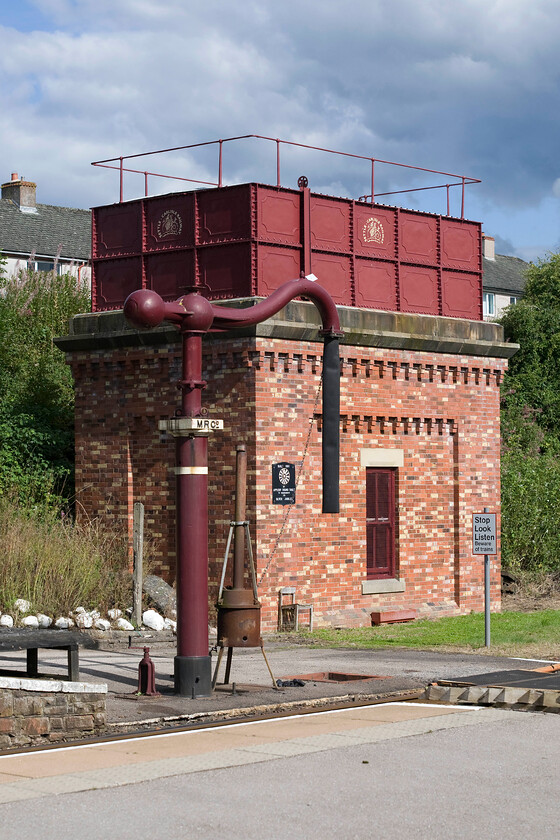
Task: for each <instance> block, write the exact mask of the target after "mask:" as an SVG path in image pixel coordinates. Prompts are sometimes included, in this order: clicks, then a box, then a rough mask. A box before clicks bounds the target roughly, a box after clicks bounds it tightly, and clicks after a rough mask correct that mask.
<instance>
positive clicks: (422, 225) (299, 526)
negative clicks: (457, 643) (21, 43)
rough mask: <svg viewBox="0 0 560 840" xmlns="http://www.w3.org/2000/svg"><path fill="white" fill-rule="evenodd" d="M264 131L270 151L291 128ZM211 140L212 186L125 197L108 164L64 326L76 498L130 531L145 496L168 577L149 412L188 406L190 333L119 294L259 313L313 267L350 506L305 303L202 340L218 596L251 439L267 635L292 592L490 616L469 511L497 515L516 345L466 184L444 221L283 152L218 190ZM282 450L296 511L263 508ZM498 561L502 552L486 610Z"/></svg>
mask: <svg viewBox="0 0 560 840" xmlns="http://www.w3.org/2000/svg"><path fill="white" fill-rule="evenodd" d="M232 139H244V138H232ZM260 139H261V140H269V139H270V138H260ZM273 142H274V143H275V145H276V147H277V153H278V155H279V151H280V145H281V144H282V143H283V142H284V141H273ZM217 143H218V146H219V162H220V163H219V178H218V182H217V184H216V187H217V188H216V189H202V190H193V191H190V192H180V193H172V194H169V195H164V196H156V197H152V198H144V199H138V200H135V201H128V202H126V201H123V200H122V198H123V177H124V172H125V171H127V170H126V168H123V160H124V161H125V163H127V161H126V159H124V158H119V159H117V160H116V161H113V162H110V161H109V162H108V161H104V162H100V163H101V165H109V167H110V168H111V167H112V168H116V169H119V170H120V185H121V187H120V189H121V201H120V202H119V203H118V204H114V205H108V206H104V207H100V208H96V209H95V210H94V212H93V284H92V293H93V309H94V312H93V313H92V314H88V315H83V316H78V317H76V318H75V319H74V320H73V322H72V324H71V329H70V335H69V336H67V337H65V338H64V339H61V340H60V341H59V346H61V347H62V348H63V349H64V350H65V351H66V353H67V358H68V362H69V364H70V365H71V366H72V370H73V375H74V379H75V383H76V490H77V499H78V503H79V507H80V508H81V509H83V510H85V511H86V513H87V514H88V515H89V516H101V517H111V518H113V519H116V520H117V521H119V520H121V521H123V522H128V527H129V533H130V531H131V525H132V510H133V504H134V502H136V501H142V502H144V505H145V508H146V518H145V529H146V535H147V537H148V538H149V539H150V541H151V543H152V544H153V545H154V547H155V553H156V560H157V568H156V569H155V570H154V571H156V572H159V573H160V574H162V575H164V576H165V577H166V578H167V579H168V580H169V581H173V579H174V575H175V546H174V541H175V537H174V530H175V528H174V525H175V487H174V484H175V479H174V474H173V467H174V463H175V460H174V444H173V441H172V439H171V438H169V437H167V436H166V434H165V433H162V432H160V431H159V428H160V425H159V424H160V421H162V420H166V419H168V418H170V417H172V416H173V415H174V414H175V413H176V411H177V408H178V406H179V391H178V389H177V384H178V382H179V380H180V379H181V371H180V357H181V346H180V335H179V333H178V331H177V330H176V329H175V328H174V327H171V326H169V327H158V328H156V329H153V330H150V331H147V332H141V331H140V332H139V331H137V330H134V329H132V328H131V327H130V326H128V325H127V324H126V322H125V320H124V317H123V314H122V306H123V302H124V300H125V298H126V297H127V296H128V295H129V294H130V293H131V292H132V291H134V290H135V289H138V288H147V289H152V290H154V291H157V292H158V293H159V294H160V295H161V296H162V297H163V298H164V300H174V299H176V298H178V297H180V296H181V295H182V294H184V293H185V292H188V291H189V290H191V291H192V290H194V291H197V292H199V293H201V294H203V295H205V296H206V297H208V298H209V299H210V300H213V301H216V300H219V299H222V300H226V301H227V300H230V301H231V300H232V299H235V302H232V303H230V304H229V305H233V306H250V305H252V304H253V303H254V302H255V300H256V299H259V298H262V297H267V296H268V295H269V294H270V293H271V292H272V291H274V290H275V289H276V288H278V286H280V285H281V284H282V283H284V282H285V281H287V280H292V279H293V278H297V277H298V276H300V275H301V274H303V275H305V276H307V275H309V274H310V273H311V272H313V273H314V274H315V275H317V278H318V281H319V283H320V284H321V285H322V286H323V287H324V288H325V289H326V290H327V291H328V292H329V293H330V295H331V297H332V298H333V300H334V302H335V303H336V304H337V306H338V308H339V315H340V321H341V327H342V329H343V331H344V336H343V338H342V342H341V380H340V382H341V407H340V433H341V445H340V451H341V458H340V513H338V514H332V513H331V514H322V513H321V450H320V434H321V400H320V398H319V388H320V371H321V355H322V339H321V336H320V326H321V322H320V318H319V314H318V312H317V310H316V309H315V307H314V306H313V305H312V304H311V303H309V302H303V301H293V302H292V303H290V304H288V305H287V306H286V307H285V308H284V309H283V310H282V311H281V312H279V313H278V314H277V315H276V316H274V317H273V318H271V319H269V320H268V321H266V322H264V323H261V324H259V325H257V326H255V327H246V328H244V329H242V330H236V331H234V330H232V331H231V332H226V333H208V334H207V335H206V336H205V338H204V342H203V377H204V379H205V380H206V381H207V383H208V385H207V387H206V389H205V390H204V391H203V397H202V398H203V405H204V406H205V408H206V409H207V411H208V414H209V416H214V417H217V418H220V419H223V420H224V426H225V428H224V430H223V431H217V432H215V433H212V434H211V436H210V438H209V488H210V492H209V522H210V535H209V536H210V592H211V594H210V599H211V601H212V600H215V594H216V591H217V587H218V578H219V572H220V570H221V566H222V563H223V558H224V551H225V546H226V539H227V535H228V530H229V525H230V522H231V520H232V518H233V517H234V499H233V496H234V487H235V476H234V468H235V450H236V446H237V445H238V444H240V443H243V444H245V445H246V448H247V454H248V488H247V490H248V492H247V499H248V510H247V517H248V519H249V522H250V527H251V533H252V539H253V548H254V555H255V558H256V565H257V579H258V581H259V593H260V598H261V602H262V606H263V610H262V619H263V628H264V629H271V628H274V627H275V626H276V622H277V605H278V591H279V589H280V588H281V587H285V586H294V587H295V589H296V596H297V599H298V600H299V601H303V602H306V603H312V604H313V608H314V618H315V621H316V623H318V624H334V625H345V626H360V625H367V624H369V623H370V613H371V612H372V611H374V610H390V609H413V610H416V611H417V613H418V614H419V615H426V616H435V615H440V614H455V613H465V612H469V611H471V610H482V609H483V607H484V574H483V562H482V558H481V557H480V556H474V555H473V554H472V524H471V523H472V514H473V513H476V512H481V511H482V510H483V509H484V508H485V507H487V508H489V510H490V511H495V512H496V513H497V514H498V525H499V510H500V474H499V451H500V428H499V386H500V381H501V377H502V375H503V372H504V370H505V368H506V365H507V358H508V357H509V356H510V355H511V354H512V353H513V352H514V351H515V347H513V346H512V345H507V344H505V343H504V341H503V333H502V330H501V328H500V327H499V326H497V325H495V324H491V323H486V322H484V321H483V320H482V314H483V313H482V236H481V228H480V225H479V224H478V223H476V222H471V221H468V220H466V219H465V218H464V215H463V205H464V190H465V185H466V184H468V183H474V181H475V179H470V178H466V177H464V176H457V180H456V181H452V182H451V184H450V183H449V178H450V177H451V178H452V179H454V178H455V176H449V174H448V173H438V177H439V176H440V175H442V174H445V176H446V183H447V187H446V191H447V213H446V215H435V214H430V213H421V212H417V211H412V210H404V209H401V208H398V207H390V206H388V205H383V204H377V203H375V198H374V196H373V194H372V195H370V196H366V197H363V200H359V201H352V200H350V199H342V198H332V197H330V196H325V195H319V194H315V193H312V192H311V191H310V189H309V188H308V187H307V179H306V178H304V177H302V178H300V179H299V182H298V184H299V186H300V189H299V190H291V189H285V188H282V187H281V186H280V169H279V167H280V163H279V157H278V158H277V162H278V173H277V178H278V183H277V186H276V187H271V186H265V185H263V184H258V183H251V184H241V185H238V186H234V187H224V186H223V185H222V141H217ZM202 145H211V144H202ZM288 145H289V144H288ZM185 148H187V147H185ZM189 148H190V147H189ZM300 148H301V147H300ZM322 151H325V150H322ZM136 157H138V156H135V158H136ZM370 164H371V192H372V193H373V188H374V179H373V173H374V168H375V165H376V161H374V160H373V159H371V161H370ZM133 165H134V169H133V170H130V171H131V172H136V169H137V166H138V163H137V161H136V160H134V161H133ZM399 171H401V170H400V169H399ZM418 171H420V170H418ZM426 171H427V170H422V172H423V173H425V172H426ZM147 178H148V173H146V190H147ZM439 186H441V184H439ZM450 186H452V187H453V186H455V187H459V188H460V190H461V196H462V198H461V218H454V217H452V216H451V215H450V209H449V187H450ZM282 462H287V463H289V464H294V465H295V468H296V474H297V488H296V498H295V503H294V504H292V505H281V504H274V503H273V497H272V471H273V465H275V464H278V463H282ZM499 572H500V559H499V555H497V556H496V557H493V558H492V561H491V588H492V591H491V602H492V607H493V608H494V609H497V608H499V603H500V574H499Z"/></svg>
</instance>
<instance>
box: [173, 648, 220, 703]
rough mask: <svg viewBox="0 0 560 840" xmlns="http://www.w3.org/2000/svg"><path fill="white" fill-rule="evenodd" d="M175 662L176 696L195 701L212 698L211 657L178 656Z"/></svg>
mask: <svg viewBox="0 0 560 840" xmlns="http://www.w3.org/2000/svg"><path fill="white" fill-rule="evenodd" d="M174 661H175V670H174V674H175V694H180V695H181V697H191V698H192V699H193V700H194V699H196V698H197V697H211V696H212V664H211V657H210V656H176V657H175V660H174Z"/></svg>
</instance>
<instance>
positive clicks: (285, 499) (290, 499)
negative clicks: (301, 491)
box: [272, 461, 296, 505]
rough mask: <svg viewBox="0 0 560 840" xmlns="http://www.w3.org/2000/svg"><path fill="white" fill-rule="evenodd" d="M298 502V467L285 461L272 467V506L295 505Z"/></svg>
mask: <svg viewBox="0 0 560 840" xmlns="http://www.w3.org/2000/svg"><path fill="white" fill-rule="evenodd" d="M295 501H296V465H295V464H289V463H288V462H287V461H283V462H282V463H281V464H273V465H272V504H273V505H293V504H295Z"/></svg>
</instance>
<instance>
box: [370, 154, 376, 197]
mask: <svg viewBox="0 0 560 840" xmlns="http://www.w3.org/2000/svg"><path fill="white" fill-rule="evenodd" d="M371 203H372V204H375V160H374V159H373V158H372V159H371Z"/></svg>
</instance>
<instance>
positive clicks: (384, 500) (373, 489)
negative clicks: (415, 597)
mask: <svg viewBox="0 0 560 840" xmlns="http://www.w3.org/2000/svg"><path fill="white" fill-rule="evenodd" d="M395 473H396V470H395V469H384V468H380V467H368V468H367V469H366V542H367V577H368V579H370V580H371V579H378V578H394V577H395V573H396V551H395V544H396V539H395V537H396V535H395V518H396V516H395V514H396V495H395Z"/></svg>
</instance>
